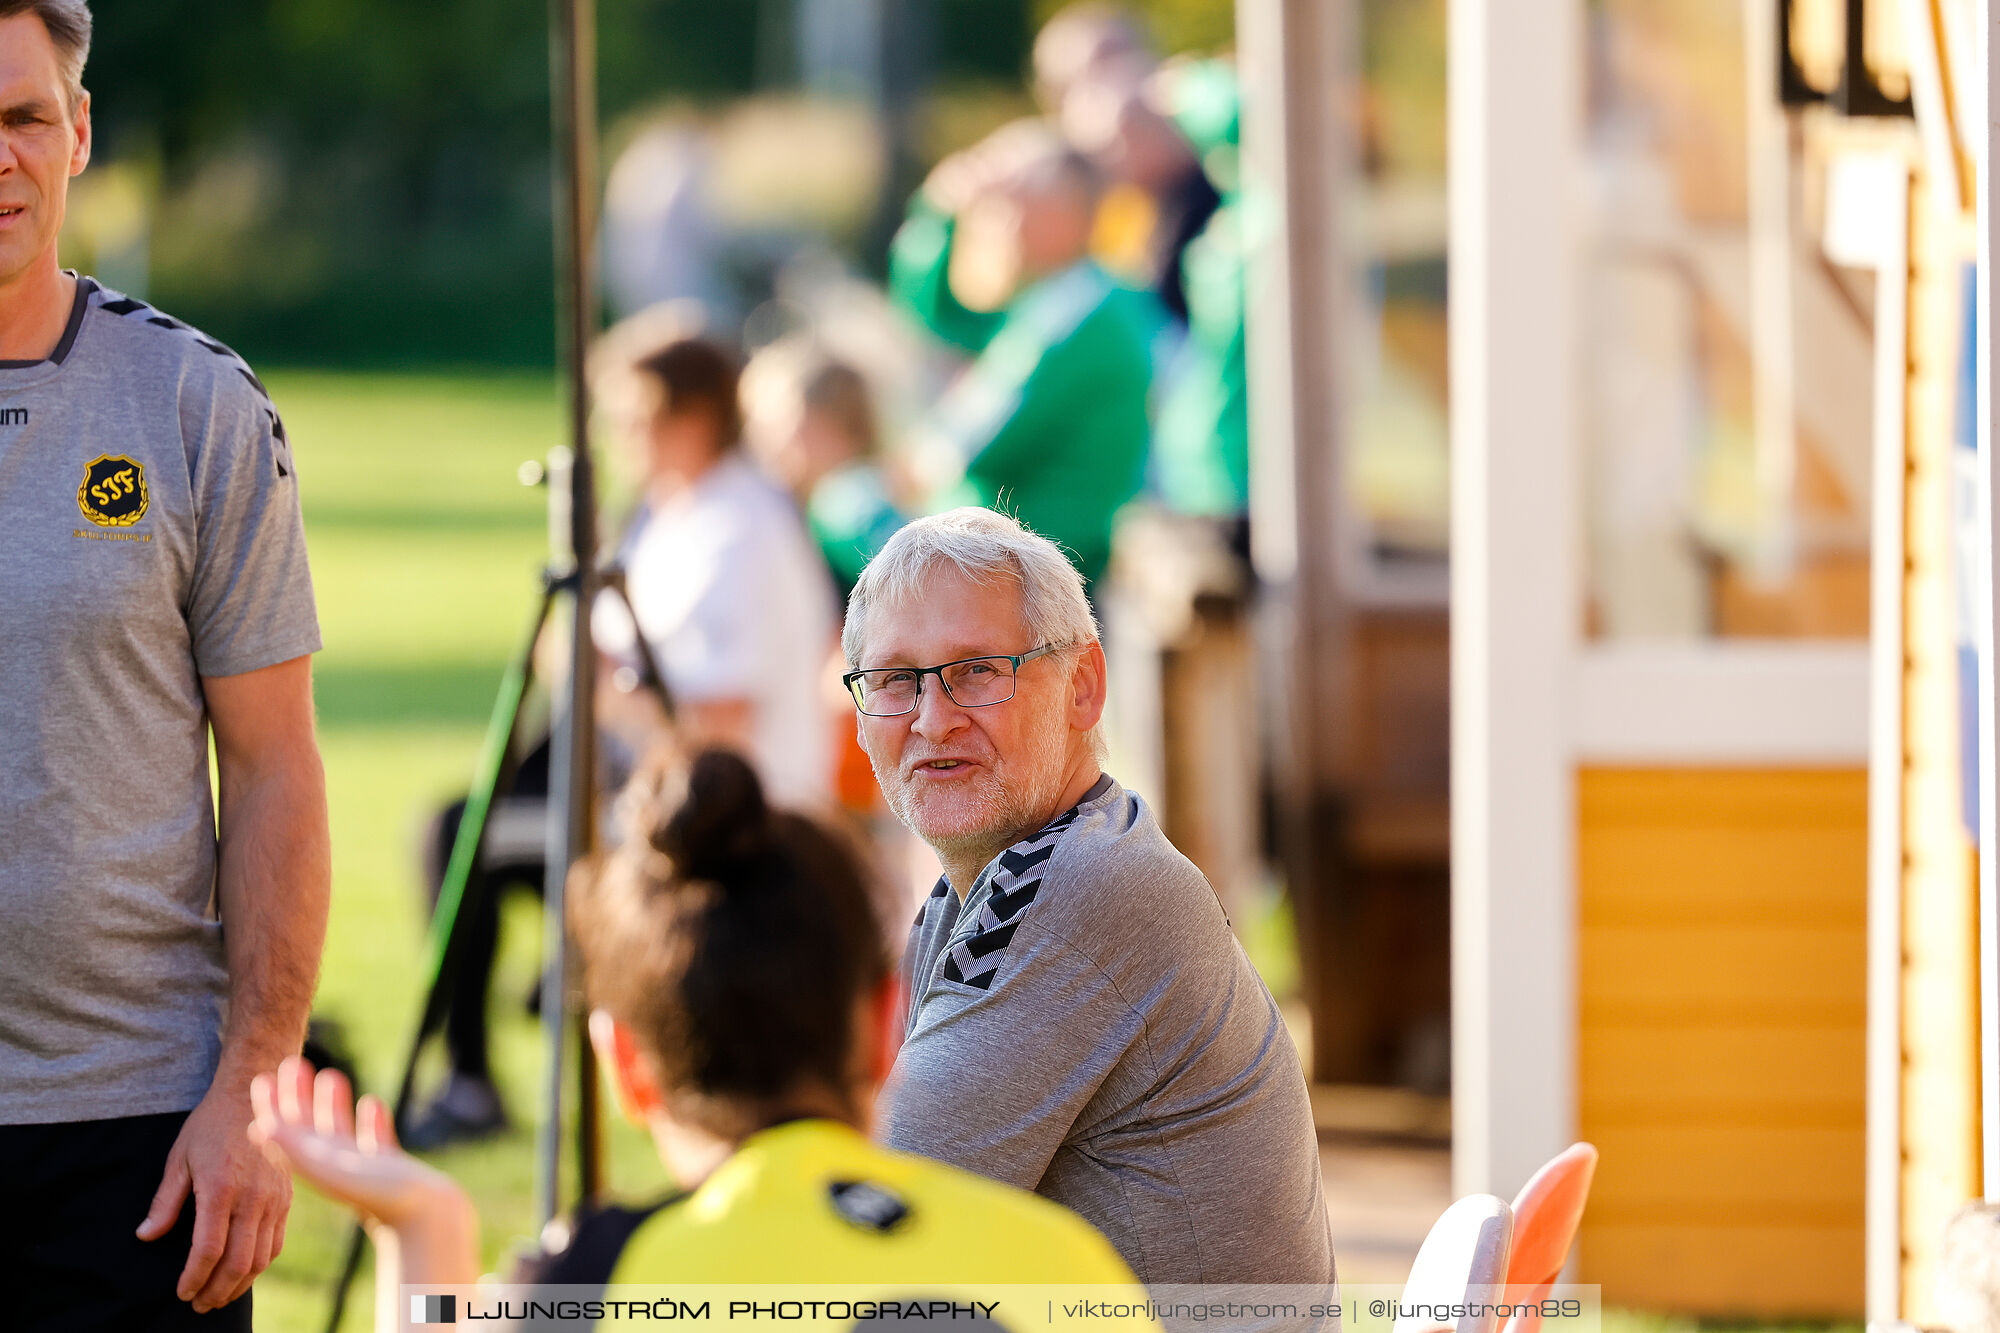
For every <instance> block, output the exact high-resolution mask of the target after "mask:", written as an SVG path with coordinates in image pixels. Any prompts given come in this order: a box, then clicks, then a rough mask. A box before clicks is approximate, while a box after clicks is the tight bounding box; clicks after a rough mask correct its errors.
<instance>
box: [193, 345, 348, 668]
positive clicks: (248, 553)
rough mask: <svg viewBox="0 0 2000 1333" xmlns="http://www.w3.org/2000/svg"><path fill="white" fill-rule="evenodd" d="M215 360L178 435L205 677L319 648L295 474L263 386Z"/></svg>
mask: <svg viewBox="0 0 2000 1333" xmlns="http://www.w3.org/2000/svg"><path fill="white" fill-rule="evenodd" d="M235 364H236V363H235V362H234V361H233V359H230V360H218V361H216V362H215V363H214V365H213V367H212V370H213V371H214V372H216V373H214V374H213V378H212V379H210V380H209V382H208V384H207V385H206V386H205V388H204V387H200V386H197V385H195V384H189V385H187V386H185V387H184V389H183V397H182V401H181V430H182V432H183V438H184V439H186V440H189V441H191V442H193V443H194V446H195V448H194V454H193V457H192V459H191V460H190V465H191V466H190V471H191V474H192V479H193V483H194V500H195V507H196V532H197V545H196V553H195V564H194V576H193V581H192V587H191V589H190V594H189V597H188V606H187V622H188V638H189V641H190V643H191V644H192V645H193V648H194V661H195V669H196V670H197V671H199V672H200V673H201V674H202V675H203V676H234V675H240V674H241V673H243V672H246V671H256V670H259V669H260V668H263V667H267V666H273V665H276V664H277V663H279V662H288V661H290V660H291V659H293V658H295V657H303V656H306V655H307V654H309V653H315V652H318V651H319V648H320V635H319V617H318V615H317V613H316V611H315V609H314V605H313V589H312V574H311V572H310V570H309V569H308V568H307V565H306V536H305V524H304V521H303V519H302V518H301V516H300V513H299V485H298V469H297V467H296V465H295V463H294V461H293V458H292V450H291V447H290V445H289V443H288V442H287V440H286V437H285V428H284V425H283V424H282V423H281V422H280V421H279V419H278V412H277V409H276V408H275V407H274V406H272V404H271V401H270V399H269V398H267V397H266V396H265V395H264V393H263V391H262V388H261V386H258V385H256V384H254V383H253V382H252V381H251V379H250V377H249V375H248V374H247V373H246V372H243V371H238V370H236V369H235Z"/></svg>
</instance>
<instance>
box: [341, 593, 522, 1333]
mask: <svg viewBox="0 0 2000 1333" xmlns="http://www.w3.org/2000/svg"><path fill="white" fill-rule="evenodd" d="M554 600H555V587H554V585H553V583H550V584H547V585H546V586H544V587H543V589H542V595H541V599H540V601H539V602H538V603H537V604H536V607H535V615H534V620H533V623H531V624H530V625H529V626H528V634H527V637H526V639H525V640H524V641H523V643H522V644H521V649H520V652H519V653H517V654H516V655H515V657H514V659H513V660H512V661H511V662H509V663H508V664H507V672H506V674H505V675H503V676H502V677H501V678H500V692H499V694H498V695H497V696H496V697H495V699H494V701H493V715H492V717H491V718H490V719H489V720H488V721H487V724H486V741H485V744H484V745H483V746H482V747H481V749H480V752H479V765H478V767H477V768H476V769H475V770H474V773H473V780H472V789H471V791H470V792H468V793H467V794H466V798H465V813H464V814H463V815H461V816H460V817H459V821H458V833H457V836H456V837H454V838H453V839H452V844H451V860H450V861H449V862H448V863H447V864H446V866H445V872H444V882H443V884H441V885H440V886H439V887H438V897H437V906H436V908H434V909H433V910H432V912H431V925H430V934H429V939H428V943H427V945H426V950H425V951H426V955H427V957H428V958H429V963H430V965H429V973H430V978H431V980H430V985H429V986H428V988H426V990H425V992H424V1007H423V1011H422V1013H421V1015H420V1017H419V1018H418V1020H417V1030H416V1032H415V1034H414V1035H413V1036H412V1037H411V1039H410V1047H409V1053H408V1055H407V1056H406V1057H405V1059H404V1061H403V1076H402V1079H401V1080H400V1081H399V1082H398V1083H397V1085H396V1101H395V1106H394V1111H395V1117H396V1123H397V1124H398V1125H401V1124H402V1123H403V1117H404V1115H405V1114H406V1113H407V1112H408V1110H409V1108H410V1097H411V1093H412V1091H413V1089H414V1087H415V1085H416V1076H417V1058H418V1056H419V1055H420V1054H422V1052H423V1048H424V1043H425V1042H426V1041H428V1040H429V1039H430V1037H431V1035H432V1034H433V1033H435V1032H436V1031H437V1029H438V1025H439V1024H440V1023H441V1022H442V1021H443V1019H444V1007H445V996H446V995H447V994H448V993H449V989H450V986H451V982H452V979H453V978H454V977H455V976H456V975H457V972H458V966H459V962H460V959H461V957H462V955H463V953H464V944H463V932H462V931H461V930H460V929H459V921H460V918H461V915H462V911H461V909H462V908H463V907H464V905H465V895H466V894H467V893H468V892H469V891H471V885H472V880H473V875H474V872H475V871H476V870H477V869H478V866H479V849H480V844H481V843H482V842H484V841H485V837H486V821H487V817H488V816H489V815H490V814H491V813H492V810H493V801H494V798H495V797H496V796H497V795H498V791H499V788H500V786H501V782H502V779H503V778H504V777H505V776H506V771H507V765H508V760H509V756H510V755H511V754H512V753H513V749H514V742H515V739H516V732H517V729H518V728H519V725H520V721H521V705H522V703H523V701H525V700H526V698H527V695H528V682H529V680H530V679H531V677H532V676H533V673H534V657H535V644H536V641H537V640H539V639H540V638H541V634H542V626H543V625H544V624H546V623H547V622H548V618H549V608H550V606H551V605H552V604H553V603H554ZM486 891H490V886H489V887H488V888H487V889H486ZM365 1239H366V1237H365V1234H364V1233H363V1231H362V1229H361V1225H360V1223H358V1222H357V1223H356V1224H355V1226H354V1229H353V1231H352V1232H351V1233H350V1234H349V1236H348V1238H347V1255H346V1258H345V1260H344V1261H343V1262H342V1264H341V1267H340V1275H339V1276H338V1277H337V1278H336V1279H335V1280H334V1287H333V1304H332V1310H331V1312H330V1313H329V1314H328V1316H327V1322H326V1327H327V1333H334V1330H336V1329H338V1328H339V1327H340V1317H341V1314H342V1312H343V1311H344V1310H345V1308H346V1305H347V1291H348V1288H349V1287H350V1286H352V1285H353V1282H354V1274H355V1271H356V1270H357V1269H358V1268H359V1267H360V1265H361V1249H362V1245H363V1243H364V1241H365Z"/></svg>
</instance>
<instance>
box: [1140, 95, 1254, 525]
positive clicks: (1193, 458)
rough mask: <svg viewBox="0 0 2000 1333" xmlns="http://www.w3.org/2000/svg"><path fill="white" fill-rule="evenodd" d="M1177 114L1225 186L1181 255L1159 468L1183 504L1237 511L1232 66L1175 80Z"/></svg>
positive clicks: (1239, 293)
mask: <svg viewBox="0 0 2000 1333" xmlns="http://www.w3.org/2000/svg"><path fill="white" fill-rule="evenodd" d="M1173 86H1174V88H1175V96H1176V104H1175V105H1174V106H1173V107H1172V108H1171V109H1170V110H1171V112H1172V115H1173V118H1174V122H1175V124H1177V125H1179V126H1180V129H1181V132H1182V133H1183V134H1185V135H1187V136H1188V140H1189V142H1191V143H1192V144H1193V145H1194V147H1195V151H1196V152H1197V153H1199V154H1200V156H1201V161H1202V166H1203V169H1204V170H1206V171H1207V172H1208V175H1209V178H1210V183H1211V184H1213V185H1214V186H1215V188H1216V189H1217V191H1219V192H1220V193H1221V195H1222V207H1220V208H1218V209H1216V211H1215V215H1214V216H1213V217H1212V218H1210V219H1209V223H1208V226H1207V227H1206V228H1205V229H1204V230H1203V231H1202V233H1201V235H1199V236H1197V237H1195V239H1194V240H1193V241H1191V242H1189V244H1188V247H1187V249H1186V251H1185V252H1184V253H1183V255H1182V259H1181V275H1182V281H1183V284H1184V286H1185V289H1186V291H1187V303H1188V341H1187V347H1186V349H1185V351H1184V353H1183V355H1182V357H1181V359H1180V362H1179V363H1178V365H1177V366H1176V368H1175V371H1176V373H1175V374H1174V376H1173V380H1174V383H1173V387H1172V388H1171V389H1170V390H1168V392H1167V395H1166V399H1165V401H1164V402H1162V403H1161V405H1160V424H1159V431H1158V434H1157V435H1156V436H1155V438H1154V448H1155V450H1156V451H1157V461H1156V464H1155V466H1156V472H1155V478H1156V480H1157V482H1158V485H1159V488H1160V495H1161V498H1162V499H1164V500H1165V501H1166V503H1167V506H1168V507H1169V508H1171V509H1173V510H1175V511H1176V512H1179V513H1183V514H1201V515H1206V516H1211V517H1233V516H1235V515H1238V514H1241V513H1243V512H1244V511H1245V510H1246V509H1247V508H1248V507H1249V504H1250V392H1249V387H1248V374H1249V369H1248V365H1247V362H1246V360H1245V356H1244V346H1243V322H1244V313H1245V303H1246V297H1245V291H1244V272H1245V267H1246V264H1247V259H1248V255H1249V239H1250V238H1249V232H1250V231H1251V229H1252V227H1251V218H1250V215H1249V213H1248V211H1247V210H1246V208H1245V205H1244V201H1243V196H1242V194H1241V193H1240V191H1239V188H1238V185H1239V183H1238V180H1237V169H1236V144H1237V138H1238V132H1239V128H1240V115H1239V113H1240V110H1241V96H1240V90H1239V89H1238V87H1237V81H1236V71H1235V69H1234V68H1233V67H1232V66H1231V65H1230V63H1229V62H1228V61H1225V60H1207V61H1202V62H1200V63H1199V64H1197V65H1194V66H1192V67H1191V68H1189V69H1188V70H1186V71H1184V72H1183V73H1182V74H1181V76H1180V78H1179V79H1178V80H1176V81H1175V83H1174V85H1173Z"/></svg>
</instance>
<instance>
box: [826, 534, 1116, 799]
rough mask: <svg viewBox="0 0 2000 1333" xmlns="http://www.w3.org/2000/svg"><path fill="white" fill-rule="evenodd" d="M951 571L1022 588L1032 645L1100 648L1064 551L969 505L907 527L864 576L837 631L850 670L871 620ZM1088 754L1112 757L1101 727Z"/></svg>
mask: <svg viewBox="0 0 2000 1333" xmlns="http://www.w3.org/2000/svg"><path fill="white" fill-rule="evenodd" d="M947 564H948V565H950V566H952V568H954V569H956V570H957V571H958V572H959V573H960V574H962V575H964V576H965V577H966V578H967V579H969V580H970V581H972V582H973V583H977V584H982V585H992V584H996V583H997V584H1012V585H1013V586H1015V587H1016V588H1018V589H1020V592H1021V618H1022V619H1023V620H1025V621H1026V622H1027V625H1028V635H1029V637H1030V638H1032V639H1033V640H1034V645H1033V646H1036V647H1039V646H1040V645H1042V644H1049V645H1051V646H1053V647H1057V648H1079V647H1082V646H1084V645H1086V644H1092V643H1096V642H1097V616H1096V615H1095V614H1094V613H1092V611H1091V609H1090V598H1089V597H1088V596H1086V595H1085V594H1084V590H1083V575H1082V574H1079V573H1078V572H1077V568H1076V566H1075V565H1073V564H1071V563H1070V561H1069V557H1068V556H1066V555H1064V554H1063V552H1062V548H1061V547H1060V546H1057V545H1056V544H1055V543H1054V542H1052V541H1050V540H1049V539H1048V538H1047V537H1044V536H1042V535H1041V534H1039V533H1037V532H1034V531H1032V530H1030V529H1029V528H1028V526H1027V525H1026V524H1024V523H1022V522H1021V521H1020V520H1019V519H1017V518H1014V517H1013V516H1012V515H1009V514H1002V513H998V512H996V511H994V510H991V509H980V508H978V507H976V506H971V505H968V506H966V507H964V508H961V509H948V510H946V511H945V512H944V513H942V514H932V515H931V516H930V517H928V518H919V519H913V520H912V521H911V522H909V523H906V524H904V525H903V526H902V527H901V528H899V529H898V530H897V531H896V535H895V536H893V537H891V538H890V539H889V540H888V542H887V543H886V544H885V545H884V546H883V547H882V549H881V550H880V551H879V552H877V553H876V555H875V558H874V559H873V560H870V561H869V562H868V565H867V567H866V568H864V569H863V570H862V571H861V578H860V579H859V580H858V581H857V582H856V583H855V585H854V592H853V593H852V594H851V595H850V596H849V597H848V599H847V624H846V625H845V626H844V627H842V629H841V632H840V650H841V652H842V653H843V654H845V655H846V657H847V665H848V669H849V670H853V669H854V668H856V667H859V666H860V665H861V649H862V645H863V644H864V643H866V642H867V635H868V617H869V615H870V613H871V612H872V611H874V610H875V609H876V608H878V607H885V606H896V605H899V604H902V603H904V602H907V601H909V600H911V599H913V598H916V597H919V596H921V595H922V593H923V585H924V580H925V579H926V578H927V577H928V576H929V575H930V573H931V572H932V571H933V570H935V569H937V568H938V567H939V566H940V565H947ZM1090 748H1091V751H1092V752H1093V753H1094V754H1096V756H1097V758H1098V760H1099V761H1100V762H1102V761H1103V759H1104V758H1105V756H1106V755H1107V754H1108V752H1109V747H1108V746H1107V744H1106V742H1105V738H1104V724H1103V723H1102V722H1099V723H1098V725H1096V726H1095V727H1092V728H1091V729H1090Z"/></svg>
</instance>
